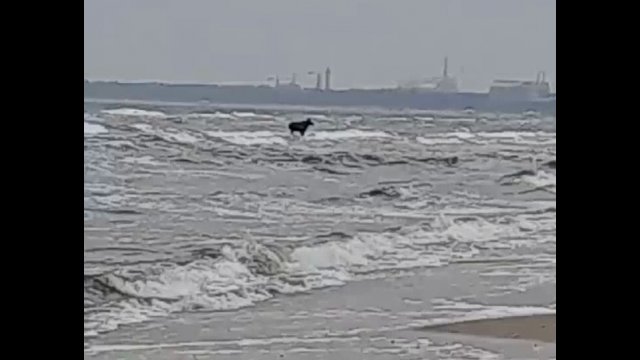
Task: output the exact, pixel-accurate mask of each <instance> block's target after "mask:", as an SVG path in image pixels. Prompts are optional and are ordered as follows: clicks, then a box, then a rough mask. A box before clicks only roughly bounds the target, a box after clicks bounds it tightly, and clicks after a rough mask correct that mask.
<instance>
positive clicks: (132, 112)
mask: <svg viewBox="0 0 640 360" xmlns="http://www.w3.org/2000/svg"><path fill="white" fill-rule="evenodd" d="M101 113H103V114H107V115H112V116H139V117H166V116H167V115H166V114H165V113H163V112H160V111H148V110H141V109H131V108H122V109H112V110H102V111H101Z"/></svg>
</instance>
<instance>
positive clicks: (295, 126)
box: [289, 119, 313, 136]
mask: <svg viewBox="0 0 640 360" xmlns="http://www.w3.org/2000/svg"><path fill="white" fill-rule="evenodd" d="M311 125H313V121H311V119H307V120H305V121H298V122H292V123H289V131H291V135H293V133H294V132H296V131H297V132H299V133H300V136H304V133H305V132H306V131H307V128H308V127H309V126H311Z"/></svg>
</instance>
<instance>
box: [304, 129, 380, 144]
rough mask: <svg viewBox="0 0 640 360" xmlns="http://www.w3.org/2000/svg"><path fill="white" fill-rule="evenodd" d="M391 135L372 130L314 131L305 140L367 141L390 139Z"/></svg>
mask: <svg viewBox="0 0 640 360" xmlns="http://www.w3.org/2000/svg"><path fill="white" fill-rule="evenodd" d="M390 137H392V135H391V134H389V133H386V132H383V131H372V130H358V129H349V130H336V131H314V132H311V133H309V134H308V135H307V136H305V138H308V139H309V140H329V141H340V140H344V139H355V138H360V139H366V138H390Z"/></svg>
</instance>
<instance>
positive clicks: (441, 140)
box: [416, 136, 463, 145]
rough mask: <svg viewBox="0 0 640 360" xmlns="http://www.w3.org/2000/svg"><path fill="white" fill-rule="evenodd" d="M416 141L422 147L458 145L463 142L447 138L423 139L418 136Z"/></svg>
mask: <svg viewBox="0 0 640 360" xmlns="http://www.w3.org/2000/svg"><path fill="white" fill-rule="evenodd" d="M416 141H417V142H419V143H420V144H424V145H460V144H463V141H462V140H460V139H456V138H449V137H423V136H418V137H417V138H416Z"/></svg>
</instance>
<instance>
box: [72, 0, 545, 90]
mask: <svg viewBox="0 0 640 360" xmlns="http://www.w3.org/2000/svg"><path fill="white" fill-rule="evenodd" d="M445 55H448V56H449V69H450V72H451V73H453V74H454V75H455V76H457V77H458V79H459V81H460V86H461V88H463V89H468V90H486V89H487V88H488V86H489V85H490V83H491V81H492V80H493V79H495V78H514V79H534V78H535V76H536V73H537V71H539V70H546V73H547V79H549V80H550V81H551V83H552V87H554V88H555V78H556V1H555V0H85V1H84V75H85V78H88V79H119V80H166V81H186V82H261V81H265V82H266V78H267V77H269V76H271V75H275V74H280V76H281V77H283V78H284V77H288V76H289V74H291V73H293V72H297V73H298V79H299V82H301V83H303V84H305V85H310V86H311V85H313V84H314V83H315V80H314V79H313V78H312V77H311V76H308V75H306V72H307V71H309V70H323V69H324V68H326V67H327V66H330V67H331V70H332V73H333V76H332V82H333V85H334V87H365V86H367V87H369V86H395V85H396V84H397V82H398V81H400V80H409V79H412V78H421V77H429V76H435V75H439V74H440V73H441V71H442V62H443V58H444V56H445ZM461 70H462V73H461Z"/></svg>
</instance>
